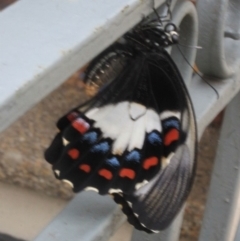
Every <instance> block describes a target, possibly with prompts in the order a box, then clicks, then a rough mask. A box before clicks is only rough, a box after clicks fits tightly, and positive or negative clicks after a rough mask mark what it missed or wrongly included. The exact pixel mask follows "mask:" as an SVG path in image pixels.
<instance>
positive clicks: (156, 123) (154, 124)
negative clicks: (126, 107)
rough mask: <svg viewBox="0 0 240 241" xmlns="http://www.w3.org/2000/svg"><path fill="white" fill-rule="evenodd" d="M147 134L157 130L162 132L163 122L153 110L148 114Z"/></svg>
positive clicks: (148, 111)
mask: <svg viewBox="0 0 240 241" xmlns="http://www.w3.org/2000/svg"><path fill="white" fill-rule="evenodd" d="M145 118H146V132H147V133H150V132H151V131H153V130H157V131H159V132H161V131H162V126H161V122H160V119H159V115H158V114H157V113H156V112H155V111H154V110H151V109H148V110H147V112H146V117H145Z"/></svg>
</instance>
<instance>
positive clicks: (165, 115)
mask: <svg viewBox="0 0 240 241" xmlns="http://www.w3.org/2000/svg"><path fill="white" fill-rule="evenodd" d="M159 116H160V120H164V119H167V118H169V117H172V116H174V117H176V118H178V119H180V118H181V113H180V112H179V111H163V112H162V113H160V115H159Z"/></svg>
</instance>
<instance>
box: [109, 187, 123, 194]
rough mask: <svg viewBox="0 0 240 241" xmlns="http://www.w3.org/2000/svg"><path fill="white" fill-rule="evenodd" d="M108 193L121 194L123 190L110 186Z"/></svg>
mask: <svg viewBox="0 0 240 241" xmlns="http://www.w3.org/2000/svg"><path fill="white" fill-rule="evenodd" d="M108 193H110V194H111V193H118V194H121V193H122V190H121V189H114V188H110V189H109V191H108Z"/></svg>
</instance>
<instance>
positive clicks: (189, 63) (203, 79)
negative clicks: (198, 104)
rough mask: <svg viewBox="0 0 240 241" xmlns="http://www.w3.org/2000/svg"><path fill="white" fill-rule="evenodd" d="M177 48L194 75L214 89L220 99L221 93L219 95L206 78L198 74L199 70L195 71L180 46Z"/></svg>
mask: <svg viewBox="0 0 240 241" xmlns="http://www.w3.org/2000/svg"><path fill="white" fill-rule="evenodd" d="M177 48H178V50H179V52H180V53H181V55H182V57H183V58H184V60H185V61H186V62H187V64H188V65H189V66H190V67H191V68H192V70H193V71H194V73H196V74H197V75H198V76H199V77H200V78H201V79H202V80H203V81H204V82H205V83H206V84H207V85H208V86H210V87H211V88H212V89H213V91H214V92H215V93H216V95H217V98H218V99H219V93H218V91H217V90H216V89H215V88H214V87H213V86H212V85H211V84H210V83H209V82H208V81H207V80H206V79H205V78H203V77H202V76H201V75H200V74H199V72H198V71H197V70H195V69H194V68H193V66H192V65H191V63H190V62H189V61H188V59H187V58H186V57H185V56H184V54H183V52H182V50H181V49H180V48H179V46H178V45H177Z"/></svg>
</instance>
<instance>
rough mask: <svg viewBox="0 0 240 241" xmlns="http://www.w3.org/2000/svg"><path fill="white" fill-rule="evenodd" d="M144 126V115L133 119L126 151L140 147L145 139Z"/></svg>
mask: <svg viewBox="0 0 240 241" xmlns="http://www.w3.org/2000/svg"><path fill="white" fill-rule="evenodd" d="M145 126H146V120H145V116H142V117H140V118H139V119H137V120H136V121H134V125H133V129H132V135H131V138H130V142H129V144H128V151H132V150H133V149H135V148H138V149H142V147H143V143H144V139H145V129H146V128H145Z"/></svg>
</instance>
